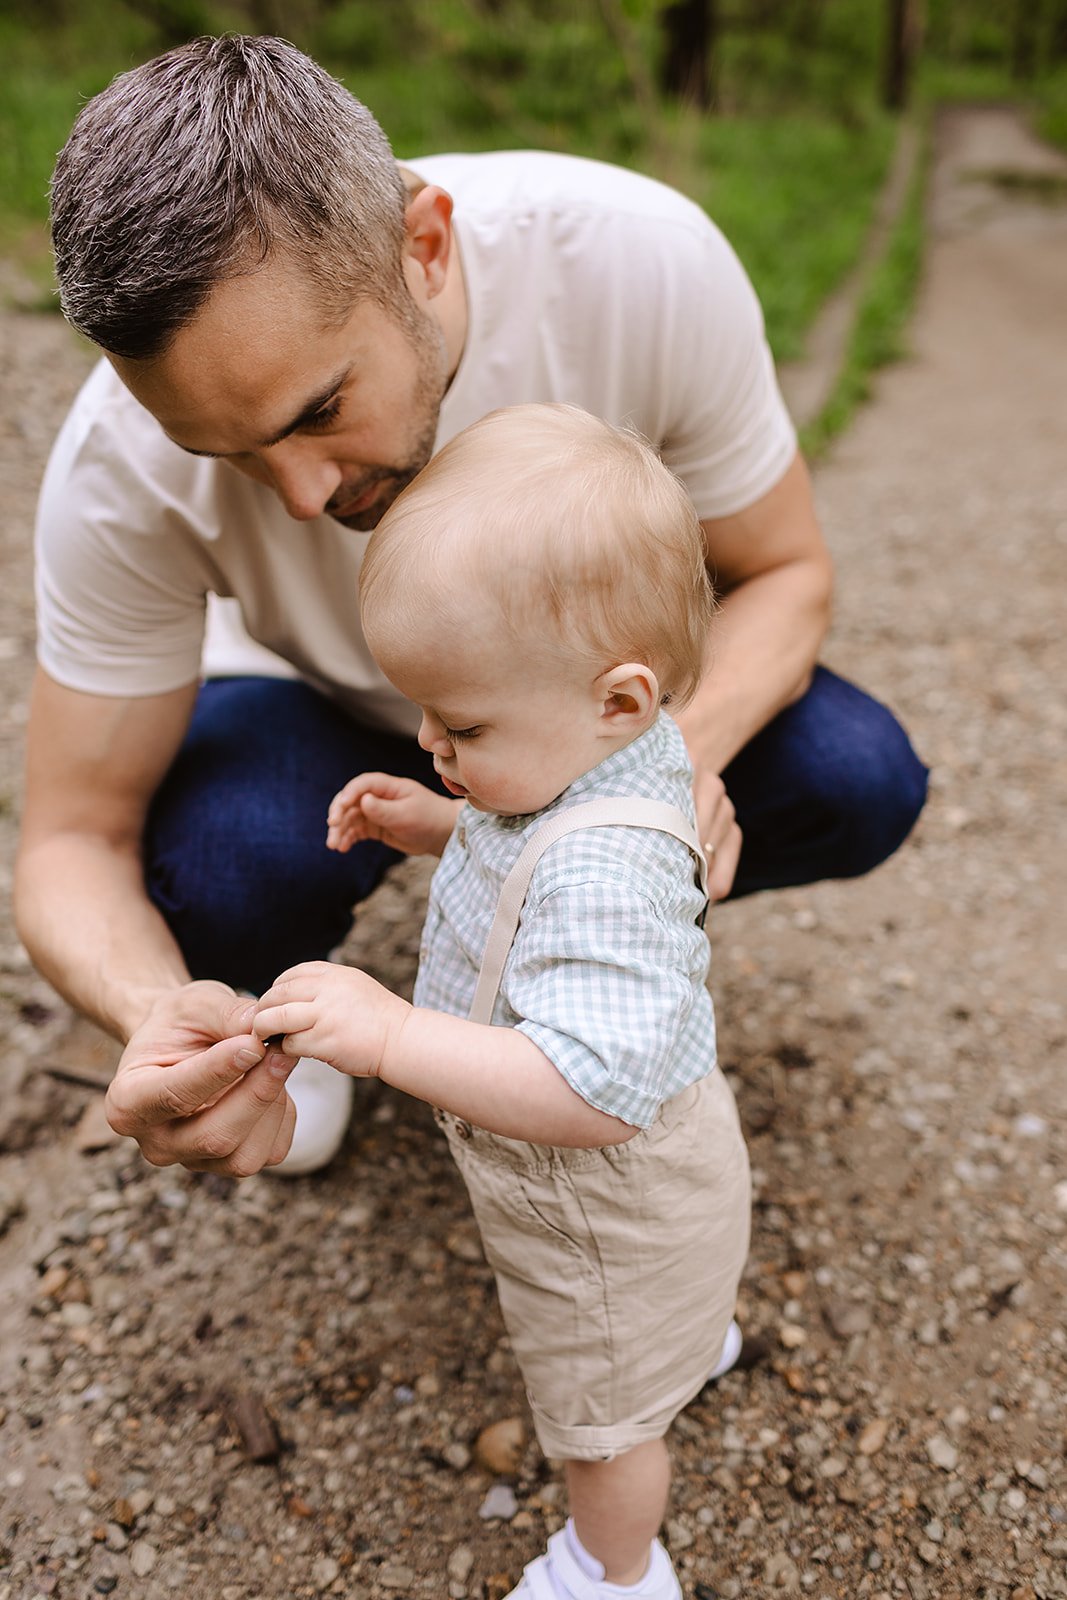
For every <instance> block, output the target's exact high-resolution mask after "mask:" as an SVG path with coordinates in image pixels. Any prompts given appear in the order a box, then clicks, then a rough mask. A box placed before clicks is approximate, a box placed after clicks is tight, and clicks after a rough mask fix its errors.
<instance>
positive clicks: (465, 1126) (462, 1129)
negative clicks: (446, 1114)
mask: <svg viewBox="0 0 1067 1600" xmlns="http://www.w3.org/2000/svg"><path fill="white" fill-rule="evenodd" d="M455 1127H456V1133H457V1134H458V1135H459V1137H460V1138H461V1139H469V1138H470V1137H471V1136H472V1134H473V1133H474V1129H473V1128H472V1127H471V1124H470V1123H469V1122H463V1121H461V1120H460V1119H459V1118H458V1117H457V1118H456V1124H455Z"/></svg>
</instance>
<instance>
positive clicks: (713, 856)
mask: <svg viewBox="0 0 1067 1600" xmlns="http://www.w3.org/2000/svg"><path fill="white" fill-rule="evenodd" d="M693 797H694V799H695V801H696V812H697V832H698V833H699V835H700V842H701V844H702V845H703V846H704V854H705V856H706V857H707V862H708V899H709V900H710V902H711V904H712V905H714V904H715V902H716V901H717V900H725V898H726V896H727V895H728V894H729V893H730V890H731V888H732V887H733V881H734V876H735V874H736V872H737V863H738V861H739V860H740V857H741V829H740V828H739V827H738V824H737V818H736V816H735V814H734V804H733V801H732V800H731V799H730V796H729V795H728V794H727V793H726V787H725V785H724V783H723V781H722V779H721V778H720V777H719V774H718V773H717V772H706V771H704V772H702V771H701V770H700V769H699V768H697V769H696V771H695V774H694V777H693Z"/></svg>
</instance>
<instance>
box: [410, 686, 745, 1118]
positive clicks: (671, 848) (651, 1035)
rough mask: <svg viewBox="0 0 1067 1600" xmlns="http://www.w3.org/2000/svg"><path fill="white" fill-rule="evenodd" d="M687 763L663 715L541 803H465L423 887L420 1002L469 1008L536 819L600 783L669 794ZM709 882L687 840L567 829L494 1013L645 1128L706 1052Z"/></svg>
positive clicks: (598, 1098)
mask: <svg viewBox="0 0 1067 1600" xmlns="http://www.w3.org/2000/svg"><path fill="white" fill-rule="evenodd" d="M692 776H693V775H692V768H691V767H690V765H689V757H688V755H687V753H686V749H685V745H684V743H683V741H682V736H681V734H680V733H679V732H678V729H677V727H676V726H675V724H674V723H673V722H672V721H671V719H670V717H668V716H667V715H666V714H665V713H662V712H661V713H660V716H659V718H658V720H657V721H656V722H655V723H654V724H653V726H652V727H651V728H650V729H649V730H648V731H647V732H646V733H643V734H642V735H641V736H640V738H638V739H635V740H634V742H633V743H632V744H629V745H627V746H626V747H625V748H624V749H622V750H616V751H615V752H614V753H613V754H612V755H610V756H608V757H607V758H606V759H605V760H604V761H602V762H601V763H600V765H599V766H597V767H594V768H593V770H592V771H591V772H587V773H585V774H584V775H583V776H582V777H581V778H579V779H577V781H576V782H574V783H572V784H571V786H570V788H568V789H565V790H564V792H563V794H561V795H560V796H559V798H558V799H556V800H554V801H553V802H552V804H551V805H550V806H547V807H546V808H545V809H544V810H543V811H538V812H535V813H534V814H533V815H530V816H520V817H500V816H496V815H493V814H490V813H485V812H479V811H475V810H474V809H473V807H471V806H464V807H463V809H462V811H461V812H460V814H459V817H458V820H457V823H456V826H455V828H454V829H453V832H452V836H451V838H450V839H449V841H448V844H447V846H446V848H445V851H444V854H443V855H442V857H441V862H440V865H439V866H438V868H437V871H436V872H435V873H434V876H433V881H432V883H431V886H430V901H429V908H428V910H427V915H426V926H425V930H424V933H423V940H422V950H421V955H420V963H419V973H418V979H417V981H416V984H415V1004H416V1005H418V1006H427V1007H430V1008H431V1009H433V1010H437V1011H447V1012H451V1013H452V1014H453V1015H455V1016H466V1015H467V1013H468V1011H469V1010H470V1005H471V1001H472V1000H473V998H474V990H475V986H476V984H477V981H478V972H479V969H480V966H481V961H482V954H483V952H484V950H485V945H486V940H487V939H488V937H489V929H490V926H491V925H492V921H493V916H494V914H495V912H496V907H497V901H498V899H499V897H500V891H501V888H502V887H503V883H504V879H505V878H506V877H507V875H508V872H509V871H510V870H511V868H512V867H513V866H514V864H515V861H516V859H517V857H518V855H519V852H520V851H521V850H522V848H523V846H524V845H525V844H526V842H527V840H528V839H529V838H530V837H531V836H532V835H533V834H534V833H536V831H537V829H538V828H539V827H540V826H541V824H542V823H543V822H544V820H545V819H546V818H547V817H550V816H552V815H554V814H555V813H556V812H557V811H560V810H563V809H564V808H566V807H569V806H574V805H580V804H583V803H584V802H585V801H587V800H592V799H596V798H599V797H600V796H603V795H616V796H617V795H640V796H643V797H645V798H648V799H653V800H661V801H665V802H667V803H670V804H673V805H676V806H678V807H679V809H680V810H681V811H682V812H683V814H684V815H685V816H686V817H688V818H689V820H690V821H691V822H692V821H693V820H694V812H693V793H692V787H691V786H692ZM704 904H705V901H704V896H703V894H702V892H701V889H700V886H699V883H698V882H697V879H696V869H695V863H694V861H693V857H692V854H691V852H690V851H689V849H688V848H687V847H686V845H684V844H683V843H682V842H681V840H679V839H675V838H673V837H672V836H671V835H670V834H666V833H660V832H658V831H656V830H654V829H651V828H626V827H599V828H587V829H582V830H581V831H580V832H576V833H572V834H568V835H566V836H565V837H564V838H562V839H559V840H557V841H556V843H554V844H552V845H550V846H549V848H548V850H547V851H546V852H545V854H544V855H543V856H542V857H541V859H540V861H539V862H538V864H537V866H536V867H535V869H534V874H533V879H532V881H531V883H530V889H529V893H528V895H527V897H526V904H525V906H524V907H523V912H522V920H521V922H520V925H519V930H518V932H517V934H516V936H515V940H514V943H513V944H512V947H511V953H510V955H509V956H508V960H507V964H506V966H505V968H504V975H503V978H502V980H501V984H500V992H499V994H498V996H497V1001H496V1007H495V1009H494V1012H493V1022H494V1024H499V1025H502V1026H505V1027H514V1028H518V1029H519V1030H520V1031H521V1032H522V1033H525V1034H526V1035H527V1036H528V1037H529V1038H530V1039H532V1040H533V1042H534V1043H535V1044H536V1045H537V1046H538V1048H539V1049H540V1050H542V1051H543V1052H544V1054H545V1055H546V1056H547V1057H548V1058H549V1060H550V1061H551V1062H553V1064H554V1065H555V1066H556V1068H557V1069H558V1070H559V1071H560V1072H561V1073H562V1074H563V1077H564V1078H565V1079H566V1080H567V1082H568V1083H569V1084H570V1086H571V1087H572V1088H573V1089H574V1090H576V1091H577V1093H578V1094H580V1095H581V1096H582V1098H583V1099H584V1100H587V1101H588V1102H589V1103H590V1105H593V1106H596V1107H598V1108H599V1109H600V1110H601V1111H606V1112H608V1113H609V1114H610V1115H611V1116H615V1117H619V1118H621V1120H622V1121H623V1122H627V1123H629V1124H631V1126H634V1127H640V1128H646V1127H649V1126H650V1125H651V1124H652V1123H653V1122H654V1121H655V1118H656V1113H657V1112H658V1110H659V1107H660V1106H661V1105H662V1104H663V1102H664V1101H666V1100H669V1099H671V1098H672V1097H673V1096H674V1095H676V1094H678V1093H679V1092H680V1091H681V1090H682V1089H684V1088H687V1087H688V1085H689V1084H691V1083H695V1082H696V1081H697V1080H698V1079H699V1078H703V1077H704V1076H706V1074H707V1073H709V1072H711V1071H712V1069H713V1068H714V1066H715V1060H716V1057H715V1014H714V1011H713V1009H712V1004H711V997H710V995H709V994H708V992H707V990H706V988H705V987H704V980H705V977H706V975H707V969H708V942H707V938H706V936H705V934H704V931H703V929H702V928H701V927H700V925H699V920H698V919H700V918H701V914H702V912H703V910H704Z"/></svg>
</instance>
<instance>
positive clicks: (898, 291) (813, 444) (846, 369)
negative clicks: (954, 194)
mask: <svg viewBox="0 0 1067 1600" xmlns="http://www.w3.org/2000/svg"><path fill="white" fill-rule="evenodd" d="M929 165H930V140H929V134H928V133H927V135H926V137H925V139H924V146H923V152H922V154H921V156H920V158H919V160H918V162H917V163H916V168H915V173H914V175H913V177H912V181H911V187H910V189H909V192H908V196H907V199H906V201H905V203H904V206H903V208H902V209H901V213H900V216H899V218H898V219H897V222H896V225H895V227H894V229H893V232H892V235H891V237H890V240H889V244H888V246H887V248H886V251H885V254H884V255H883V256H882V259H881V261H880V262H878V264H877V265H876V266H875V268H874V270H873V271H872V273H871V276H870V279H869V281H868V283H867V286H866V289H865V291H864V293H863V296H862V299H861V302H860V307H859V311H858V313H857V316H856V321H855V324H854V326H853V329H852V334H851V337H850V339H849V345H848V351H847V353H846V356H845V362H844V366H843V368H842V370H841V372H840V374H839V375H838V379H837V382H836V384H835V386H834V389H833V392H832V394H831V395H830V398H829V400H828V401H827V402H826V405H825V406H824V407H823V409H822V412H821V413H820V415H819V416H818V417H817V418H816V419H815V421H814V422H813V423H811V424H810V425H809V426H808V427H807V428H806V429H804V431H803V435H802V439H801V443H802V445H803V448H804V450H805V453H806V454H807V455H808V456H809V457H817V456H818V455H819V454H821V453H822V451H824V450H825V449H826V447H827V445H828V444H829V443H830V442H831V440H833V439H835V438H836V437H837V435H838V434H839V433H841V432H842V431H843V430H844V428H845V427H846V426H847V425H848V423H849V421H850V420H851V418H852V415H853V413H854V412H855V410H856V407H857V406H859V405H860V404H862V402H863V401H864V400H865V399H866V398H867V396H868V394H869V392H870V383H871V377H872V374H874V373H875V372H877V371H878V369H879V368H881V367H884V366H887V365H888V364H889V363H890V362H891V361H898V360H899V359H900V358H901V356H903V355H904V354H905V353H906V329H907V323H908V319H909V317H910V315H911V310H912V306H913V304H914V301H915V295H916V292H917V290H918V286H919V280H920V276H921V273H922V260H923V241H924V236H925V229H924V226H923V212H924V207H925V200H926V184H927V177H928V175H929Z"/></svg>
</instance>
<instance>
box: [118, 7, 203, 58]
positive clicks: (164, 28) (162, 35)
mask: <svg viewBox="0 0 1067 1600" xmlns="http://www.w3.org/2000/svg"><path fill="white" fill-rule="evenodd" d="M126 4H127V5H128V6H129V8H130V10H131V11H136V12H137V14H138V15H139V16H142V17H144V18H146V19H147V21H149V22H150V23H152V25H153V27H154V28H155V30H156V32H157V34H158V35H159V42H160V44H161V45H162V46H163V48H164V49H165V50H170V49H172V48H173V47H174V46H175V45H179V44H184V43H185V42H186V40H187V39H195V38H197V37H198V36H199V35H200V34H205V33H216V32H217V31H218V18H217V17H216V16H215V15H214V14H213V13H212V9H211V6H210V5H209V4H205V3H202V0H126Z"/></svg>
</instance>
